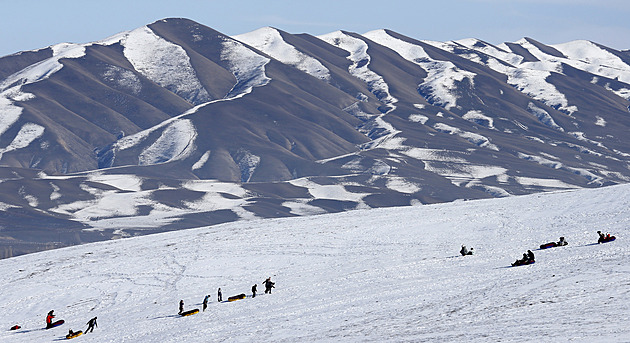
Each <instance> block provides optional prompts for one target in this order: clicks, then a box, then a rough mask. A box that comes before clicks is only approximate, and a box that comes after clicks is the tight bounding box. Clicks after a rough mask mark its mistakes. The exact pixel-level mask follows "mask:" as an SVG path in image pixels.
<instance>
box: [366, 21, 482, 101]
mask: <svg viewBox="0 0 630 343" xmlns="http://www.w3.org/2000/svg"><path fill="white" fill-rule="evenodd" d="M363 36H364V37H366V38H368V39H370V40H372V41H374V42H376V43H378V44H381V45H384V46H386V47H388V48H390V49H392V50H394V51H396V52H397V53H398V54H399V55H400V56H402V57H403V58H404V59H406V60H408V61H411V62H413V63H415V64H417V65H419V66H420V67H422V68H423V69H424V70H426V72H427V74H428V75H427V77H426V78H425V80H424V82H422V83H421V84H420V85H418V86H419V88H421V89H423V90H424V91H425V92H427V93H429V94H430V96H429V98H428V99H427V100H428V101H430V102H431V103H434V104H436V105H438V106H442V107H444V108H446V109H447V110H448V109H451V108H453V107H455V106H456V105H457V96H456V94H455V93H456V92H455V90H456V88H457V84H456V83H457V82H461V81H463V80H464V79H465V78H468V79H469V80H470V83H471V84H473V82H474V77H475V74H474V73H472V72H469V71H465V70H461V69H459V68H457V67H456V66H455V65H454V64H453V63H452V62H448V61H438V60H434V59H431V58H430V57H429V55H428V54H427V53H426V52H425V51H424V49H423V48H422V47H421V46H419V45H415V44H411V43H408V42H405V41H403V40H400V39H398V38H394V37H392V36H391V35H389V34H388V33H387V32H386V31H385V30H375V31H370V32H367V33H364V34H363Z"/></svg>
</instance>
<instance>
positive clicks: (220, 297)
mask: <svg viewBox="0 0 630 343" xmlns="http://www.w3.org/2000/svg"><path fill="white" fill-rule="evenodd" d="M218 296H219V297H218V299H219V300H217V301H218V302H222V301H223V294H221V288H219V294H218Z"/></svg>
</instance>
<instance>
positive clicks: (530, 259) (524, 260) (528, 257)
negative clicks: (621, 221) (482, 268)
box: [459, 231, 615, 266]
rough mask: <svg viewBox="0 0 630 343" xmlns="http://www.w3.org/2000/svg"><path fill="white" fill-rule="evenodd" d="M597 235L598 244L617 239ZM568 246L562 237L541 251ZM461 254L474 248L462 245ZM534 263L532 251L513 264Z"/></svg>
mask: <svg viewBox="0 0 630 343" xmlns="http://www.w3.org/2000/svg"><path fill="white" fill-rule="evenodd" d="M597 234H598V235H599V239H598V241H597V242H598V243H604V242H608V241H611V240H614V239H615V236H611V235H610V234H609V233H607V234H604V233H602V232H601V231H597ZM568 244H569V243H568V242H567V241H566V240H565V238H564V236H562V237H560V240H558V242H551V243H547V244H544V245H541V249H544V248H546V247H553V246H556V247H562V246H565V245H568ZM459 253H460V254H462V256H466V255H472V254H473V248H470V250H469V249H468V248H467V247H466V246H465V245H463V244H462V248H461V250H460V251H459ZM534 262H536V260H535V257H534V253H533V252H532V251H531V250H527V252H526V253H524V254H523V258H521V259H519V260H516V261H515V262H514V263H512V266H521V265H525V264H531V263H534Z"/></svg>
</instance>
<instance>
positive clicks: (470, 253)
mask: <svg viewBox="0 0 630 343" xmlns="http://www.w3.org/2000/svg"><path fill="white" fill-rule="evenodd" d="M471 249H472V248H471ZM459 253H460V254H462V256H466V255H472V251H469V250H468V248H466V246H465V245H463V244H462V249H461V250H460V251H459Z"/></svg>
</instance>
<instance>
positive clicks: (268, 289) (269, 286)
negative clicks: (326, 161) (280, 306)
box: [263, 277, 276, 294]
mask: <svg viewBox="0 0 630 343" xmlns="http://www.w3.org/2000/svg"><path fill="white" fill-rule="evenodd" d="M263 284H264V285H265V294H267V293H269V294H271V289H272V288H275V286H274V285H275V284H276V283H275V282H271V277H268V278H267V280H265V282H263Z"/></svg>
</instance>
